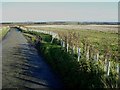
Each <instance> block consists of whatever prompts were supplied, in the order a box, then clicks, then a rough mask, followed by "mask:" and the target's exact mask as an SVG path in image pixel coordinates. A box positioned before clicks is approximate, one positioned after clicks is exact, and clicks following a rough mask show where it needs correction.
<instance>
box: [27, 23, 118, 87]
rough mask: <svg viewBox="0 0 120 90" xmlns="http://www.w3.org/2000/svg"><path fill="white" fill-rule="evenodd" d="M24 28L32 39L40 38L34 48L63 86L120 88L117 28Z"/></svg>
mask: <svg viewBox="0 0 120 90" xmlns="http://www.w3.org/2000/svg"><path fill="white" fill-rule="evenodd" d="M26 27H27V29H26V30H27V31H25V32H26V33H29V34H30V35H33V36H32V38H31V40H33V37H34V36H35V37H34V39H35V38H36V36H40V37H42V38H43V41H44V42H42V46H40V45H39V44H38V45H37V49H38V51H40V52H41V53H42V54H43V56H44V57H45V58H46V60H47V62H48V64H50V65H51V67H52V68H53V69H54V70H55V72H56V73H58V74H60V76H61V78H62V80H63V82H64V84H65V85H66V87H69V88H71V87H72V88H75V87H79V86H80V88H81V87H88V88H95V87H100V88H101V87H102V88H103V87H104V88H115V87H120V82H119V77H118V75H119V70H120V69H119V64H120V62H119V58H118V57H119V53H118V31H117V27H118V26H117V25H81V26H80V25H36V26H35V25H32V26H26ZM54 34H55V35H57V36H56V37H55V35H54ZM30 35H29V37H30ZM36 39H37V38H36ZM33 41H34V40H33ZM66 73H67V74H66ZM88 80H89V81H88Z"/></svg>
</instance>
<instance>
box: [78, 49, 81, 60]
mask: <svg viewBox="0 0 120 90" xmlns="http://www.w3.org/2000/svg"><path fill="white" fill-rule="evenodd" d="M80 57H81V48H78V62H79V61H80Z"/></svg>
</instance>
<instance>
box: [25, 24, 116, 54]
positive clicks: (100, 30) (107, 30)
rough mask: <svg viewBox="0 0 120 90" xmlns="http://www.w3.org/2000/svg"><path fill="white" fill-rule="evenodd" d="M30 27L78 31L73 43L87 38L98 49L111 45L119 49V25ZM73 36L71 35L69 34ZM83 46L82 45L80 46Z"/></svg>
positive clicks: (113, 49) (34, 27)
mask: <svg viewBox="0 0 120 90" xmlns="http://www.w3.org/2000/svg"><path fill="white" fill-rule="evenodd" d="M27 27H28V28H30V29H33V30H34V29H36V30H46V31H53V32H55V33H58V34H62V35H64V34H66V35H67V34H68V35H69V34H70V33H72V32H75V33H76V35H75V36H76V38H77V40H76V41H75V39H76V38H74V37H73V40H72V39H71V40H72V43H74V44H76V42H77V41H79V44H80V43H81V42H82V41H83V39H86V40H87V41H88V42H89V43H90V44H92V45H93V46H94V47H95V48H97V49H98V50H103V49H104V48H106V46H107V47H109V49H110V51H111V52H113V53H114V52H116V51H118V28H117V27H118V26H117V25H44V26H27ZM59 36H60V35H59ZM68 37H71V36H68ZM80 47H82V45H81V46H80Z"/></svg>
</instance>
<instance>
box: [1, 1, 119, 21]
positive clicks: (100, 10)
mask: <svg viewBox="0 0 120 90" xmlns="http://www.w3.org/2000/svg"><path fill="white" fill-rule="evenodd" d="M7 1H8V2H7ZM14 1H16V0H5V2H4V1H2V17H1V18H2V22H27V21H33V22H34V21H98V22H103V21H106V22H109V21H110V22H114V21H118V3H117V0H114V1H116V2H112V1H113V0H109V1H111V2H92V1H91V2H37V0H34V2H32V0H29V2H20V1H19V0H17V2H14ZM18 1H19V2H18ZM21 1H22V0H21ZM24 1H25V0H24ZM26 1H27V0H26ZM30 1H31V2H30ZM35 1H36V2H35ZM64 1H65V0H64ZM66 1H67V0H66ZM74 1H75V0H74ZM101 1H102V0H101ZM104 1H105V0H104ZM106 1H107V0H106Z"/></svg>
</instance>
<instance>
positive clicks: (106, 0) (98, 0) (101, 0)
mask: <svg viewBox="0 0 120 90" xmlns="http://www.w3.org/2000/svg"><path fill="white" fill-rule="evenodd" d="M2 2H119V0H2Z"/></svg>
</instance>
